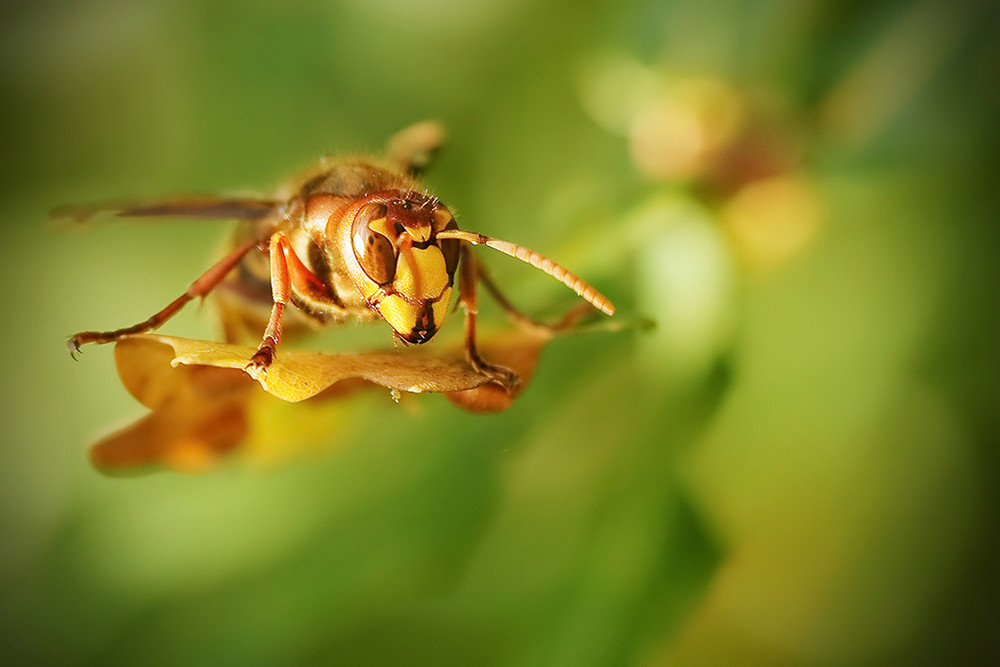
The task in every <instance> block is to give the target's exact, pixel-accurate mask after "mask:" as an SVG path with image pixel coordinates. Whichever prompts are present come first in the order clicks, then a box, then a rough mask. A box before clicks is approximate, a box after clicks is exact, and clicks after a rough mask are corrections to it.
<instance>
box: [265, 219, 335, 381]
mask: <svg viewBox="0 0 1000 667" xmlns="http://www.w3.org/2000/svg"><path fill="white" fill-rule="evenodd" d="M269 247H270V272H271V298H272V299H273V301H274V303H273V305H272V307H271V316H270V318H269V319H268V322H267V328H266V329H265V331H264V337H263V339H262V340H261V343H260V347H259V348H258V349H257V351H256V352H255V353H254V355H253V357H252V358H251V360H250V364H249V366H253V367H254V368H256V369H257V370H260V369H263V368H267V367H268V366H270V365H271V362H272V361H274V355H275V353H276V351H277V348H278V344H279V343H280V342H281V320H282V317H283V315H284V311H285V304H287V303H288V301H289V300H290V299H292V298H293V296H294V297H295V298H297V299H298V300H299V301H300V302H302V303H303V305H307V306H308V305H314V304H320V305H323V306H326V307H327V308H331V309H333V310H338V309H341V310H342V309H343V308H344V304H343V301H341V299H340V297H339V296H337V294H336V293H335V292H334V291H333V288H332V287H331V286H330V285H327V284H326V283H324V282H323V281H322V280H320V279H319V278H318V277H317V276H316V275H315V274H314V273H313V272H312V271H310V270H309V267H307V266H306V265H305V264H304V263H303V262H302V260H301V259H299V256H298V255H297V254H295V249H294V248H293V247H292V244H291V241H289V240H288V236H286V235H285V233H284V232H275V233H274V234H273V235H272V236H271V240H270V242H269Z"/></svg>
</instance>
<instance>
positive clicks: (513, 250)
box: [437, 229, 615, 315]
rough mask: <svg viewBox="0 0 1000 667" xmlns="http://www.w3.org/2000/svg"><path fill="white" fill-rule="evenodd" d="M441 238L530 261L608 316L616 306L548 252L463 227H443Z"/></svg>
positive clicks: (439, 235)
mask: <svg viewBox="0 0 1000 667" xmlns="http://www.w3.org/2000/svg"><path fill="white" fill-rule="evenodd" d="M437 237H438V238H439V239H458V240H459V241H465V242H467V243H471V244H472V245H484V246H487V247H488V248H493V249H494V250H499V251H500V252H502V253H503V254H505V255H509V256H511V257H514V258H515V259H519V260H521V261H522V262H525V263H526V264H531V265H532V266H533V267H535V268H536V269H538V270H540V271H544V272H545V273H547V274H549V275H550V276H552V277H553V278H555V279H556V280H558V281H559V282H561V283H562V284H563V285H565V286H566V287H568V288H570V289H571V290H573V291H574V292H576V293H577V294H579V295H580V296H581V297H582V298H584V299H585V300H587V301H588V302H590V304H591V305H593V306H594V307H595V308H597V309H599V310H601V311H602V312H603V313H604V314H606V315H614V314H615V307H614V305H612V303H611V302H610V301H608V299H607V297H605V296H604V295H603V294H601V293H600V292H598V291H597V290H596V289H594V288H593V287H591V286H590V285H588V284H587V283H585V282H584V281H583V279H582V278H580V277H579V276H577V275H576V274H574V273H571V272H570V271H569V270H568V269H566V268H564V267H562V266H560V265H558V264H556V263H555V262H553V261H552V260H551V259H549V258H548V257H546V256H545V255H541V254H539V253H537V252H535V251H534V250H530V249H528V248H525V247H524V246H520V245H517V244H516V243H511V242H510V241H501V240H500V239H495V238H492V237H490V236H484V235H482V234H479V233H476V232H467V231H465V230H464V229H444V230H441V231H440V232H438V233H437Z"/></svg>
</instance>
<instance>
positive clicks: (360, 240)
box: [352, 204, 396, 285]
mask: <svg viewBox="0 0 1000 667" xmlns="http://www.w3.org/2000/svg"><path fill="white" fill-rule="evenodd" d="M385 215H386V207H385V206H383V205H382V204H371V205H369V206H366V207H364V208H363V209H361V210H360V211H359V212H358V215H357V217H355V218H354V231H353V234H352V237H353V239H352V240H353V244H354V256H355V257H357V259H358V263H359V264H361V268H362V269H363V270H364V272H365V274H367V276H368V277H369V278H371V279H372V280H374V281H375V282H376V283H378V284H379V285H388V284H389V283H391V282H392V279H393V277H395V275H396V249H395V247H394V246H393V244H392V241H390V240H389V238H388V237H387V236H385V235H384V234H382V233H380V232H376V231H375V230H373V229H372V228H371V223H372V222H374V221H377V220H379V219H381V218H385Z"/></svg>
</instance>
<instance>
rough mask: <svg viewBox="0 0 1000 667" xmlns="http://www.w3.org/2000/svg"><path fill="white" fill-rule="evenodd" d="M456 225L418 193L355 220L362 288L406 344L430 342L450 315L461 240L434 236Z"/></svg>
mask: <svg viewBox="0 0 1000 667" xmlns="http://www.w3.org/2000/svg"><path fill="white" fill-rule="evenodd" d="M454 227H455V222H454V219H453V218H452V216H451V214H450V213H449V212H448V211H447V209H445V208H444V207H443V206H441V205H439V204H438V203H437V201H436V200H434V199H431V198H427V197H424V196H422V195H414V194H411V195H409V196H408V198H405V199H396V200H391V201H388V202H386V203H373V204H368V205H366V206H364V207H362V208H361V209H360V210H359V211H358V213H357V215H356V217H355V219H354V225H353V231H352V244H353V250H354V256H355V258H356V259H357V260H358V264H359V265H360V266H361V269H362V271H363V272H364V276H363V277H362V280H361V281H360V284H359V285H358V286H359V288H360V289H361V292H362V294H363V295H364V297H365V300H366V301H367V302H368V304H369V306H371V307H372V308H374V309H375V310H376V311H377V312H378V313H379V315H381V316H382V318H383V319H384V320H385V321H386V322H388V324H389V326H391V327H392V329H393V331H395V332H396V335H397V336H399V338H400V339H402V340H403V341H405V342H407V343H416V344H419V343H425V342H427V341H428V340H430V339H431V338H432V337H433V336H434V334H435V333H437V330H438V329H439V328H440V327H441V323H442V322H444V318H445V316H446V315H447V314H448V310H449V305H450V302H451V292H452V284H453V283H454V278H455V270H456V268H457V265H458V254H459V242H458V241H456V240H454V239H441V240H438V239H437V238H436V237H435V235H436V233H437V232H438V231H441V230H442V229H445V228H454Z"/></svg>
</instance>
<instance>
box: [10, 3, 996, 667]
mask: <svg viewBox="0 0 1000 667" xmlns="http://www.w3.org/2000/svg"><path fill="white" fill-rule="evenodd" d="M0 35H2V43H0V48H2V52H0V68H2V74H0V76H2V78H0V85H2V91H3V93H2V100H0V108H2V110H3V111H2V113H3V116H2V124H0V127H2V129H0V133H2V136H3V146H4V160H3V161H2V166H0V169H2V172H3V174H2V179H0V190H2V197H0V208H2V224H3V227H2V229H3V233H4V241H3V243H2V245H0V252H2V255H3V261H2V264H0V271H2V274H0V275H2V280H3V285H4V296H5V299H4V317H3V322H4V326H3V330H2V334H0V335H2V340H0V343H2V344H0V349H2V350H3V357H2V362H0V364H2V366H0V367H2V369H3V376H4V377H5V378H6V385H5V388H4V390H3V401H2V403H0V405H2V413H0V415H2V424H3V433H4V436H3V438H2V446H0V591H2V593H0V596H2V597H0V614H2V617H0V661H3V662H4V663H5V664H128V665H175V664H231V665H258V664H259V665H270V664H274V665H278V664H280V665H288V664H345V665H354V664H379V665H393V664H396V665H413V664H427V665H438V664H488V665H591V664H592V665H622V664H635V665H689V664H691V665H712V664H720V665H729V664H741V665H747V664H758V665H840V664H873V665H879V664H937V663H943V662H947V663H950V664H986V663H989V662H991V661H1000V578H998V575H997V568H996V564H997V560H998V557H1000V549H998V540H997V536H996V534H997V530H996V526H997V521H998V519H1000V515H998V512H997V503H996V502H995V501H996V496H997V492H996V486H997V483H998V479H1000V475H998V473H1000V458H998V455H997V449H996V446H997V442H998V434H1000V419H998V402H997V395H998V394H997V391H998V389H1000V387H998V380H997V370H998V365H997V358H996V354H995V347H996V345H995V341H996V339H997V334H998V327H997V297H996V293H997V286H998V285H1000V280H998V273H1000V269H998V267H997V261H996V260H997V250H998V244H997V241H998V233H997V229H996V227H997V206H996V203H997V196H996V191H997V176H996V174H997V173H1000V169H998V168H1000V159H998V156H1000V150H998V149H1000V130H998V128H1000V124H998V123H997V120H998V118H1000V85H998V82H1000V12H998V10H997V7H996V5H995V3H986V2H984V3H981V4H979V5H976V4H974V3H965V4H953V3H947V2H945V0H939V1H937V0H924V1H922V2H876V3H871V2H856V1H853V0H847V1H842V2H837V1H833V0H828V1H811V2H794V1H784V2H782V1H773V2H739V1H736V0H709V1H707V2H706V1H701V0H700V1H697V2H696V1H694V0H676V1H669V0H628V1H625V2H618V3H610V2H579V3H554V2H528V1H526V0H478V1H475V2H471V1H470V2H457V1H456V2H448V1H447V0H438V1H435V2H424V3H420V2H413V3H410V2H402V1H401V0H375V1H367V2H363V1H361V0H357V1H355V2H332V3H320V2H314V1H309V0H291V1H289V2H280V3H279V2H257V3H239V2H225V1H221V0H213V1H211V2H196V1H194V0H186V1H185V0H176V1H173V2H158V3H152V2H129V1H126V0H85V1H82V2H81V1H72V2H69V1H67V2H50V3H36V4H32V5H28V3H23V6H20V7H18V8H7V9H5V20H4V24H3V26H2V27H0ZM423 118H437V119H440V120H441V121H443V122H444V123H445V124H446V125H447V127H448V128H449V131H450V136H451V142H450V144H449V146H448V149H447V151H446V152H445V154H444V156H443V159H442V160H441V161H440V163H439V164H438V165H437V167H436V168H435V169H434V170H433V171H432V172H431V174H430V175H429V178H428V182H429V185H430V187H431V188H432V189H433V190H434V191H435V192H436V193H438V194H439V195H440V196H441V197H442V199H443V200H444V201H446V202H448V203H449V205H451V206H452V207H453V208H454V209H455V210H457V211H458V213H459V221H460V224H462V226H463V227H465V228H468V229H474V230H476V231H480V232H483V233H487V234H493V235H496V236H499V237H502V238H506V239H510V240H514V241H517V242H519V243H523V244H525V245H527V246H529V247H532V248H535V249H537V250H539V251H542V252H544V253H546V254H548V255H551V256H552V257H554V258H557V259H558V260H559V261H561V262H563V263H565V264H567V265H568V266H570V267H572V268H574V269H575V270H577V271H578V272H579V273H580V274H581V275H583V276H584V277H585V278H586V279H588V280H589V281H591V282H593V283H594V284H595V285H596V286H597V287H598V288H599V289H601V290H602V291H604V292H605V293H606V294H607V295H608V296H609V297H610V298H611V299H612V300H613V301H615V303H616V305H617V306H618V308H619V315H618V318H619V320H620V321H621V322H623V323H629V322H634V321H636V320H637V319H638V318H640V317H643V316H645V317H649V318H652V319H653V320H655V321H656V323H657V327H656V328H655V329H653V330H644V331H638V330H636V329H635V328H628V327H626V330H625V331H621V332H610V331H596V332H593V333H590V334H588V335H582V336H575V337H570V338H565V339H561V340H559V341H556V342H555V343H554V344H552V345H551V346H550V348H549V349H548V350H547V351H546V354H545V356H544V358H543V360H542V363H541V365H540V367H539V369H538V373H537V376H536V378H535V379H534V381H533V383H532V384H531V386H530V387H529V389H528V391H527V392H526V393H525V394H524V396H523V397H522V398H521V399H520V400H519V401H518V402H517V403H516V404H515V406H514V407H513V408H512V409H511V410H510V411H508V412H505V413H502V414H499V415H494V416H485V417H483V416H473V415H468V414H465V413H462V412H460V411H458V410H457V409H455V408H453V407H451V406H450V405H449V404H448V403H447V402H446V401H445V400H444V399H443V398H441V397H440V396H421V397H416V398H415V399H413V400H409V401H404V403H403V404H402V405H400V406H396V405H394V404H393V402H392V401H391V399H390V398H389V396H388V392H373V393H371V394H368V395H364V396H359V397H356V398H351V399H349V400H345V401H343V402H340V403H335V404H328V405H324V406H318V407H311V406H293V408H294V409H293V410H291V411H290V412H288V413H287V414H286V415H285V416H284V417H283V418H284V419H285V420H286V422H287V423H289V424H293V423H294V424H297V425H299V426H300V428H298V432H301V433H308V435H301V436H300V435H296V436H295V437H292V438H289V439H288V440H287V441H285V442H282V441H276V442H274V443H271V445H270V447H269V448H265V450H266V451H260V450H258V451H256V452H247V453H245V454H244V455H242V456H237V457H236V458H235V459H234V460H233V461H231V462H229V463H227V464H226V465H223V466H222V467H221V468H220V469H219V470H218V471H215V472H212V473H210V474H206V475H197V476H187V475H181V474H177V473H172V472H161V473H156V474H152V475H142V476H134V477H126V478H113V477H107V476H104V475H102V474H100V473H98V472H97V471H95V470H94V469H93V468H91V467H90V466H89V464H88V462H87V459H86V447H87V445H88V443H89V442H90V441H92V440H93V439H94V438H95V437H96V436H97V435H99V434H101V433H103V432H107V430H108V429H109V428H111V427H112V426H114V425H121V424H124V423H127V422H128V421H129V420H131V419H134V418H136V417H138V416H140V415H142V414H143V413H144V409H143V408H141V406H138V405H137V404H136V402H135V401H134V400H133V399H132V398H131V397H130V396H128V395H127V394H126V392H125V391H124V390H123V389H122V388H121V386H120V384H119V383H118V381H117V378H116V375H115V371H114V365H113V360H112V356H111V351H110V350H109V349H107V348H93V349H88V350H86V352H85V354H84V355H83V358H82V360H81V361H80V362H78V363H73V362H72V361H71V360H70V359H69V356H68V355H67V354H66V352H65V350H64V348H63V341H64V340H65V337H66V336H67V335H69V334H71V333H73V332H75V331H78V330H80V329H89V328H108V327H115V326H120V325H124V324H128V323H132V322H134V321H138V320H140V319H142V318H144V317H146V316H147V315H148V314H150V313H151V312H152V311H153V310H155V309H157V308H159V307H160V306H161V305H163V304H165V303H166V302H167V301H168V300H170V299H172V298H173V297H174V296H175V295H176V294H178V293H179V292H180V291H181V290H182V289H184V287H185V286H186V285H187V284H188V283H189V282H190V281H191V280H192V279H193V278H194V277H195V276H197V275H198V274H199V273H200V272H201V270H203V269H204V268H205V267H206V266H207V262H208V260H209V258H210V257H211V255H212V252H213V250H214V249H215V248H217V246H218V244H219V242H220V239H221V238H222V227H223V226H222V225H219V224H218V223H199V222H184V223H162V224H161V223H151V222H146V221H143V222H128V221H114V222H108V223H106V224H100V225H94V226H90V227H88V228H87V229H76V228H71V227H59V226H56V225H52V224H49V223H47V222H46V213H47V211H48V209H49V208H51V207H52V206H55V205H58V204H63V203H67V202H74V201H87V200H94V199H101V198H108V197H117V196H151V195H160V194H168V193H176V192H192V191H234V190H236V191H241V190H245V189H250V190H257V191H260V192H264V193H266V192H267V191H268V190H269V189H270V188H271V187H273V186H274V185H276V184H278V183H279V182H280V181H281V180H282V179H283V178H284V177H285V176H287V175H288V174H290V173H292V172H294V171H295V170H297V169H298V168H300V167H301V166H302V165H304V164H307V163H309V162H310V161H311V160H313V159H314V158H316V157H317V156H318V155H320V154H323V153H328V152H337V151H360V150H370V149H377V148H378V147H380V146H381V145H382V142H383V141H384V140H385V139H386V138H387V137H388V136H389V135H391V134H392V133H393V132H395V131H397V130H399V129H401V128H402V127H404V126H406V125H408V124H409V123H411V122H414V121H416V120H420V119H423ZM484 257H485V261H486V262H487V263H488V264H489V266H490V267H491V269H492V270H493V272H494V273H495V274H496V275H497V276H498V277H499V278H500V280H501V282H502V284H504V285H505V286H506V287H507V292H508V293H509V295H510V296H511V297H512V298H513V299H514V300H515V301H517V302H518V303H519V304H522V305H523V306H524V307H525V308H526V309H527V310H528V311H529V312H532V313H538V314H543V313H550V314H556V313H559V312H561V311H562V310H563V309H565V308H568V307H570V306H571V305H572V304H573V303H574V301H573V299H572V296H571V295H570V294H569V293H568V292H566V291H565V290H564V289H563V288H561V287H559V286H558V285H557V284H555V283H554V282H552V281H551V280H550V279H548V278H546V277H545V276H542V275H540V274H536V272H533V271H531V270H530V269H527V268H525V267H523V266H521V265H519V264H518V263H516V262H513V261H509V260H505V259H503V258H502V257H500V256H499V255H497V256H489V255H484ZM189 311H190V312H185V313H183V314H182V315H181V316H180V317H178V318H177V320H176V321H173V322H171V323H170V324H169V325H168V326H167V327H166V328H165V332H166V333H171V334H177V335H188V336H194V337H205V336H211V335H212V328H211V322H210V318H209V317H207V316H206V315H205V313H203V312H202V313H199V312H198V311H199V309H197V308H190V309H189ZM486 317H487V318H488V319H489V318H492V319H493V320H494V321H495V322H496V323H497V324H500V320H501V318H500V317H498V315H497V312H496V309H495V308H492V309H491V308H489V307H486ZM449 328H450V329H451V331H452V334H453V335H454V334H455V333H457V331H458V329H460V326H459V324H458V321H457V318H456V320H455V321H452V322H451V324H450V327H449ZM364 332H365V333H364V335H365V336H366V337H365V340H367V341H369V344H370V345H372V346H387V345H389V344H390V337H389V334H388V329H387V328H386V327H378V326H376V327H372V328H370V329H366V330H364ZM302 424H306V426H302ZM309 424H312V425H313V426H311V427H310V426H308V425H309ZM274 459H278V461H277V462H274Z"/></svg>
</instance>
